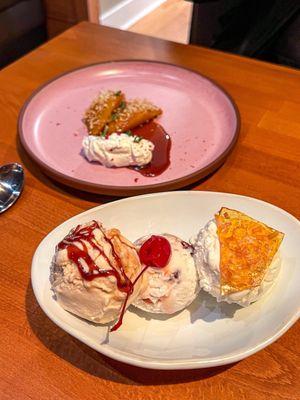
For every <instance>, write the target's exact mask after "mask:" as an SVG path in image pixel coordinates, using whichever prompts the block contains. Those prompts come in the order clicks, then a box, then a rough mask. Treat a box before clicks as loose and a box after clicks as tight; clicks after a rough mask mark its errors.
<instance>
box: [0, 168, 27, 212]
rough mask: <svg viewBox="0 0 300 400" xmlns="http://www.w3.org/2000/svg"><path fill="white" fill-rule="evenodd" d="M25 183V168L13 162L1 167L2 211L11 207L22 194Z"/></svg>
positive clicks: (0, 206)
mask: <svg viewBox="0 0 300 400" xmlns="http://www.w3.org/2000/svg"><path fill="white" fill-rule="evenodd" d="M23 185H24V170H23V168H22V166H21V165H20V164H17V163H12V164H6V165H2V166H1V167H0V213H2V212H4V211H6V210H7V209H8V208H9V207H11V206H12V205H13V204H14V203H15V202H16V200H17V199H18V197H19V196H20V194H21V192H22V189H23Z"/></svg>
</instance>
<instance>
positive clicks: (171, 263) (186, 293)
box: [32, 191, 300, 369]
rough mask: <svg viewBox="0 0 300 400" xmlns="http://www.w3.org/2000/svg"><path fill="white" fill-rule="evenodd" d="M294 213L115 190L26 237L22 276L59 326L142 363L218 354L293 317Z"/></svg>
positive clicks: (226, 356)
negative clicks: (27, 259) (111, 197)
mask: <svg viewBox="0 0 300 400" xmlns="http://www.w3.org/2000/svg"><path fill="white" fill-rule="evenodd" d="M299 239H300V223H299V221H298V220H297V219H296V218H294V217H293V216H291V215H290V214H288V213H287V212H285V211H284V210H282V209H280V208H277V207H275V206H273V205H271V204H268V203H265V202H263V201H260V200H256V199H253V198H249V197H244V196H239V195H233V194H225V193H213V192H191V191H189V192H184V191H182V192H173V193H168V192H167V193H161V194H152V195H144V196H137V197H133V198H129V199H125V200H119V201H116V202H113V203H109V204H106V205H103V206H99V207H96V208H93V209H91V210H89V211H86V212H83V213H81V214H79V215H77V216H75V217H73V218H71V219H70V220H68V221H66V222H64V223H63V224H62V225H60V226H58V227H57V228H56V229H54V230H53V231H52V232H51V233H50V234H49V235H48V236H47V237H46V238H45V239H44V240H43V241H42V242H41V244H40V245H39V247H38V248H37V250H36V252H35V255H34V258H33V262H32V285H33V289H34V293H35V296H36V298H37V300H38V302H39V304H40V306H41V307H42V309H43V310H44V312H45V313H46V314H47V315H48V317H49V318H51V319H52V320H53V321H54V322H55V323H56V324H57V325H58V326H60V327H61V328H62V329H64V330H65V331H67V332H68V333H70V334H71V335H73V336H74V337H76V338H77V339H79V340H81V341H82V342H84V343H85V344H87V345H88V346H90V347H92V348H93V349H95V350H97V351H99V352H100V353H102V354H105V355H107V356H109V357H111V358H114V359H116V360H120V361H122V362H126V363H129V364H132V365H137V366H141V367H147V368H156V369H185V368H203V367H211V366H217V365H224V364H228V363H231V362H235V361H238V360H241V359H243V358H245V357H247V356H249V355H251V354H253V353H255V352H257V351H259V350H261V349H262V348H264V347H266V346H267V345H269V344H271V343H272V342H273V341H275V340H276V339H277V338H279V337H280V336H281V335H282V334H284V332H286V330H287V329H288V328H289V327H291V326H292V324H293V323H294V322H296V320H297V319H298V318H299V310H300V299H299V285H298V282H299V279H300V261H299V257H298V243H299Z"/></svg>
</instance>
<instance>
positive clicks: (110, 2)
mask: <svg viewBox="0 0 300 400" xmlns="http://www.w3.org/2000/svg"><path fill="white" fill-rule="evenodd" d="M123 1H124V0H100V7H101V8H100V9H101V14H104V13H106V12H107V11H109V10H111V9H112V8H113V7H115V6H116V5H117V4H120V3H122V2H123Z"/></svg>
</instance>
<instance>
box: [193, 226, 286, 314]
mask: <svg viewBox="0 0 300 400" xmlns="http://www.w3.org/2000/svg"><path fill="white" fill-rule="evenodd" d="M192 244H193V246H194V259H195V263H196V267H197V269H198V273H199V278H200V286H201V288H203V289H204V290H205V291H206V292H208V293H210V294H211V295H212V296H214V297H215V298H216V299H217V301H218V302H221V301H226V302H227V303H237V304H239V305H240V306H244V307H245V306H248V305H249V304H250V303H252V302H254V301H256V300H258V299H259V298H260V297H262V296H263V295H264V294H265V293H266V292H267V291H268V290H269V289H270V288H271V286H272V285H273V283H274V281H275V279H276V277H277V275H278V273H279V270H280V258H279V255H278V254H277V255H275V257H274V259H273V261H272V263H271V265H270V266H269V268H268V270H267V273H266V275H265V277H264V279H263V281H262V283H261V285H260V286H257V287H255V288H253V289H247V290H243V291H240V292H235V293H230V294H228V295H223V296H222V295H221V289H220V243H219V238H218V233H217V225H216V221H215V219H212V220H211V221H209V222H208V223H207V224H206V225H205V227H204V228H203V229H201V230H200V232H199V234H198V236H197V237H196V238H195V239H193V240H192Z"/></svg>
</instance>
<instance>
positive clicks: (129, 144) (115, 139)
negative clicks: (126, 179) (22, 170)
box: [82, 133, 154, 167]
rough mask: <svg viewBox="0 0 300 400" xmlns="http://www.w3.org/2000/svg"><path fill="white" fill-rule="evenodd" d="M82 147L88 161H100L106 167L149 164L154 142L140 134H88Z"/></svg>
mask: <svg viewBox="0 0 300 400" xmlns="http://www.w3.org/2000/svg"><path fill="white" fill-rule="evenodd" d="M82 149H83V153H84V155H85V157H86V158H87V160H88V161H98V162H100V163H101V164H102V165H104V166H105V167H129V166H143V165H147V164H149V163H150V161H151V160H152V153H153V150H154V144H153V143H152V142H150V141H149V140H146V139H141V138H140V137H138V136H129V135H127V134H125V133H121V134H118V133H112V134H111V135H109V136H108V138H105V137H102V136H93V135H89V136H86V137H85V138H84V139H83V141H82Z"/></svg>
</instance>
